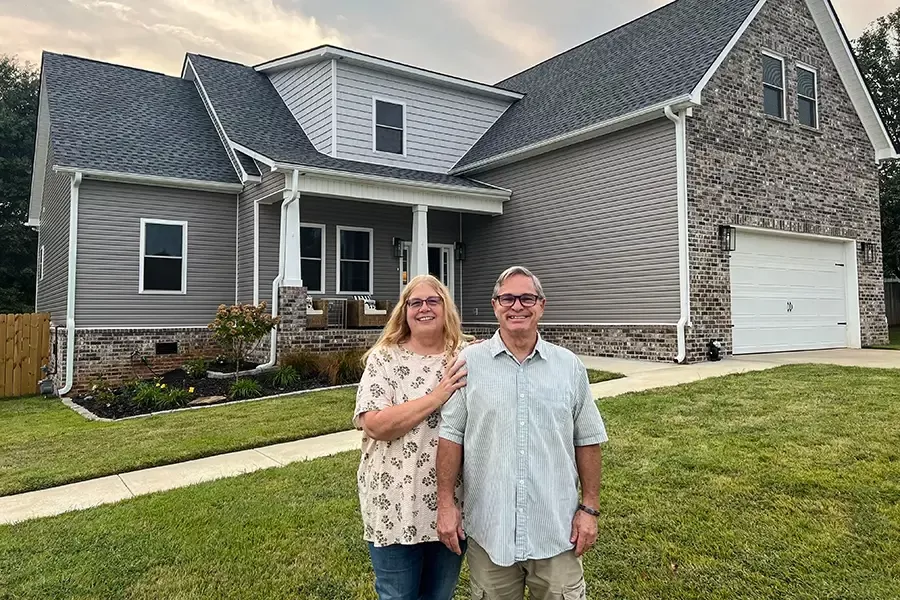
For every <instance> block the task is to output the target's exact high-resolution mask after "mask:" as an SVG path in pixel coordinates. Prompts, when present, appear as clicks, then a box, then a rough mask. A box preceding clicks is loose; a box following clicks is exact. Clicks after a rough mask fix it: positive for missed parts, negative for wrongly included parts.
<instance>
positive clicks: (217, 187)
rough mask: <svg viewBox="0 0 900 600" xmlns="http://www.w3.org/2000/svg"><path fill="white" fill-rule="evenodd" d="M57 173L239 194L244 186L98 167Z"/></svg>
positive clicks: (71, 169)
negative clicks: (102, 169) (103, 169)
mask: <svg viewBox="0 0 900 600" xmlns="http://www.w3.org/2000/svg"><path fill="white" fill-rule="evenodd" d="M53 170H54V171H55V172H57V173H71V174H76V173H80V174H81V175H82V176H83V177H88V178H90V179H99V180H101V181H116V182H120V183H133V184H136V185H150V186H156V187H172V188H179V189H188V190H204V191H207V192H221V193H229V194H239V193H241V192H242V191H243V189H244V186H243V184H240V183H224V182H219V181H204V180H200V179H182V178H180V177H160V176H158V175H140V174H138V173H122V172H118V171H101V170H98V169H80V168H78V167H59V166H56V167H53Z"/></svg>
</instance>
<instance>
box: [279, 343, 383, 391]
mask: <svg viewBox="0 0 900 600" xmlns="http://www.w3.org/2000/svg"><path fill="white" fill-rule="evenodd" d="M364 353H365V350H345V351H343V352H330V353H326V354H323V353H318V354H317V353H313V352H307V351H302V352H294V353H293V354H290V355H288V356H287V357H285V358H284V360H282V364H284V365H289V366H291V367H294V369H295V370H296V371H297V375H298V376H299V377H301V378H302V379H317V380H319V381H321V382H322V383H324V384H326V385H344V384H350V383H358V382H359V380H360V378H361V377H362V374H363V370H364V368H365V365H364V364H363V362H362V356H363V354H364Z"/></svg>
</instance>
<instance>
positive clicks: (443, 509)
mask: <svg viewBox="0 0 900 600" xmlns="http://www.w3.org/2000/svg"><path fill="white" fill-rule="evenodd" d="M596 529H597V527H596V525H595V526H594V530H595V531H596ZM437 533H438V539H439V540H441V541H442V542H443V543H444V545H445V546H447V548H449V549H450V550H451V551H452V552H453V553H454V554H457V555H462V549H461V548H460V546H459V542H460V540H464V539H466V534H465V532H464V531H463V528H462V514H460V512H459V507H458V506H456V505H455V504H454V505H453V506H439V507H438V515H437Z"/></svg>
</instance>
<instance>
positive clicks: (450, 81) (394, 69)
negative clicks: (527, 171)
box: [254, 46, 525, 101]
mask: <svg viewBox="0 0 900 600" xmlns="http://www.w3.org/2000/svg"><path fill="white" fill-rule="evenodd" d="M322 60H343V61H346V62H348V63H354V64H357V65H360V66H363V67H368V68H370V69H375V70H378V71H387V72H391V73H397V74H399V75H403V76H405V77H409V78H412V79H419V80H422V81H429V82H432V83H435V84H437V85H441V86H443V87H451V88H456V89H461V90H465V91H468V92H470V93H477V94H480V95H482V96H490V97H493V98H500V99H504V100H510V101H514V100H520V99H522V98H524V97H525V95H524V94H520V93H519V92H512V91H510V90H504V89H502V88H498V87H494V86H492V85H487V84H484V83H478V82H475V81H468V80H466V79H460V78H459V77H453V76H452V75H444V74H443V73H435V72H434V71H429V70H427V69H421V68H418V67H413V66H411V65H404V64H402V63H398V62H394V61H391V60H386V59H383V58H378V57H377V56H369V55H367V54H361V53H359V52H353V51H352V50H345V49H343V48H337V47H335V46H324V47H322V48H316V49H315V50H309V51H307V52H301V53H299V54H294V55H291V56H285V57H284V58H277V59H275V60H272V61H269V62H267V63H263V64H261V65H257V66H256V67H254V69H256V70H257V71H260V72H262V73H271V72H274V71H280V70H282V69H290V68H294V67H299V66H302V65H306V64H310V63H314V62H318V61H322Z"/></svg>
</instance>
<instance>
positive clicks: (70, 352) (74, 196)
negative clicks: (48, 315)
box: [57, 172, 84, 397]
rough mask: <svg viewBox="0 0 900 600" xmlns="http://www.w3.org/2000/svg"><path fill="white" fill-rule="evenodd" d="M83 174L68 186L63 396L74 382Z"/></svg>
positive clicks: (76, 174) (74, 177) (60, 390)
mask: <svg viewBox="0 0 900 600" xmlns="http://www.w3.org/2000/svg"><path fill="white" fill-rule="evenodd" d="M83 178H84V175H83V174H82V173H81V172H75V173H73V174H72V183H71V186H70V188H69V276H68V277H69V288H68V295H67V298H66V381H65V384H63V387H61V388H60V389H59V390H57V393H58V394H59V396H60V397H62V396H65V395H66V394H68V393H69V392H70V391H71V390H72V385H74V383H75V266H76V259H77V256H78V193H79V190H80V188H81V181H82V179H83Z"/></svg>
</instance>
